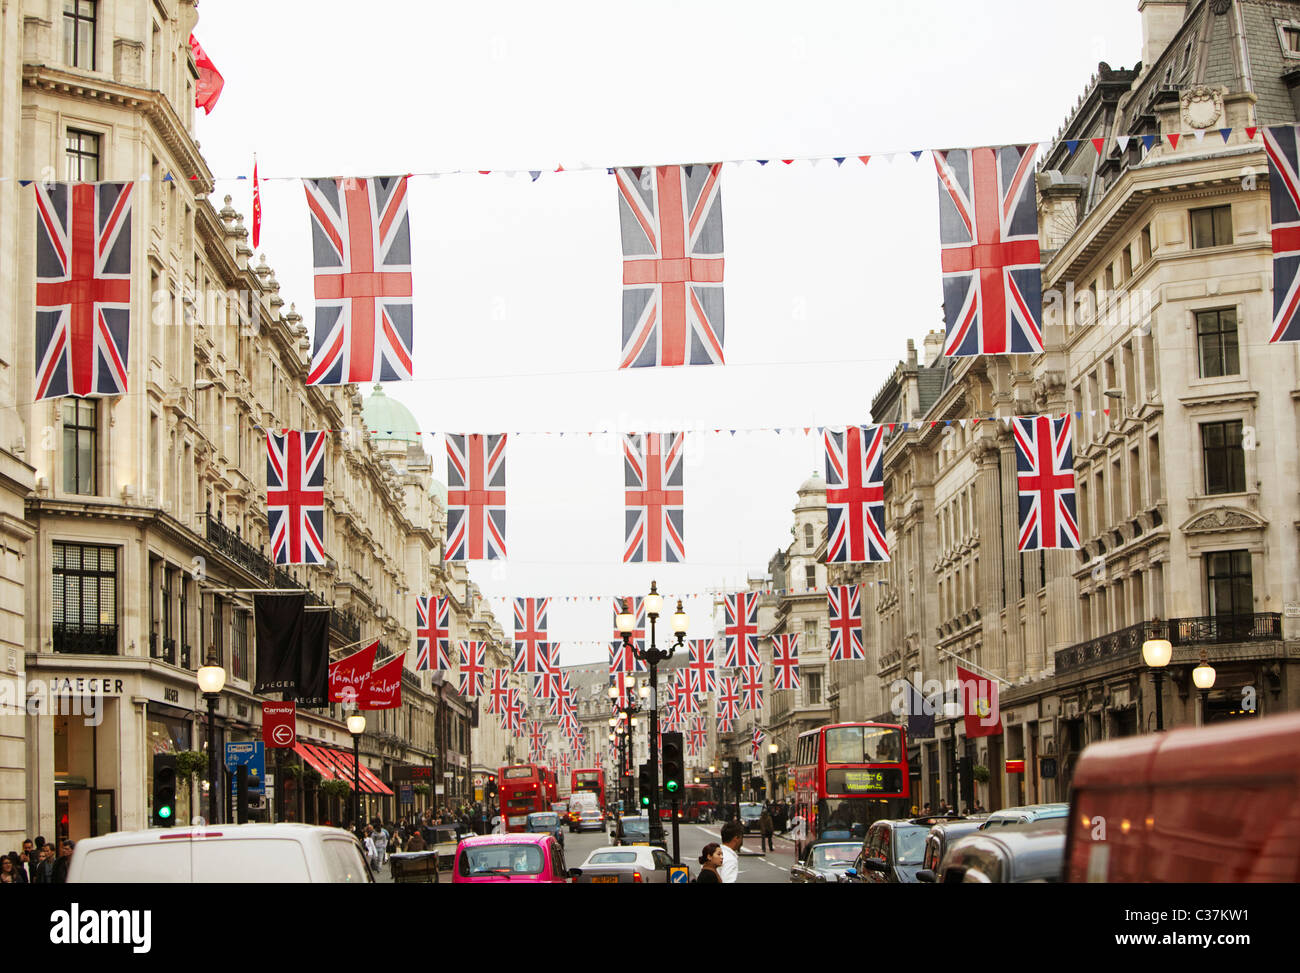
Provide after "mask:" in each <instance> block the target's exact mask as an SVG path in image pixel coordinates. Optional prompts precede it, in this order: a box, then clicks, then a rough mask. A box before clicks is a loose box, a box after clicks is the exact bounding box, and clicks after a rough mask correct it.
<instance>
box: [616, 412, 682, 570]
mask: <svg viewBox="0 0 1300 973" xmlns="http://www.w3.org/2000/svg"><path fill="white" fill-rule="evenodd" d="M685 440H686V435H685V434H684V433H680V432H677V433H657V432H651V433H646V434H645V435H640V434H637V433H634V434H632V435H628V436H624V437H623V486H624V502H625V503H626V504H627V508H626V512H625V514H624V517H623V521H624V540H623V561H624V563H628V562H632V563H638V562H641V561H669V562H676V561H684V560H685V559H686V548H685V541H684V540H683V538H684V536H685V526H684V518H685V513H684V511H683V507H682V504H683V502H684V497H685V496H686V494H685V492H684V488H683V483H682V481H683V477H684V467H685V465H686V464H685V462H684V461H683V459H682V455H683V448H682V447H683V444H684V442H685Z"/></svg>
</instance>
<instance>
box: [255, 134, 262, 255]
mask: <svg viewBox="0 0 1300 973" xmlns="http://www.w3.org/2000/svg"><path fill="white" fill-rule="evenodd" d="M261 239H262V184H261V183H260V182H259V181H258V179H257V156H253V249H254V250H256V249H257V248H258V246H259V244H258V241H259V240H261Z"/></svg>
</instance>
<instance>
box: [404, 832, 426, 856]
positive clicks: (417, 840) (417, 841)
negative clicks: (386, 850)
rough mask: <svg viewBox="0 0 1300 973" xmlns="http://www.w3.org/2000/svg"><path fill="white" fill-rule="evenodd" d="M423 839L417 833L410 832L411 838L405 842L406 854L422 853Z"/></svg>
mask: <svg viewBox="0 0 1300 973" xmlns="http://www.w3.org/2000/svg"><path fill="white" fill-rule="evenodd" d="M424 850H425V847H424V838H423V837H422V836H421V835H420V832H418V831H412V832H411V837H410V838H408V839H407V841H406V851H407V853H408V854H414V853H415V852H417V851H424Z"/></svg>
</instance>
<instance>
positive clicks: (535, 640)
mask: <svg viewBox="0 0 1300 973" xmlns="http://www.w3.org/2000/svg"><path fill="white" fill-rule="evenodd" d="M550 603H551V599H549V598H516V599H515V667H514V669H515V672H526V673H529V674H530V675H537V674H540V673H542V672H544V671H545V670H546V664H545V661H544V660H543V658H542V653H543V652H544V651H545V650H544V649H543V648H542V647H543V646H544V645H547V644H548V643H547V641H546V609H547V606H549V605H550Z"/></svg>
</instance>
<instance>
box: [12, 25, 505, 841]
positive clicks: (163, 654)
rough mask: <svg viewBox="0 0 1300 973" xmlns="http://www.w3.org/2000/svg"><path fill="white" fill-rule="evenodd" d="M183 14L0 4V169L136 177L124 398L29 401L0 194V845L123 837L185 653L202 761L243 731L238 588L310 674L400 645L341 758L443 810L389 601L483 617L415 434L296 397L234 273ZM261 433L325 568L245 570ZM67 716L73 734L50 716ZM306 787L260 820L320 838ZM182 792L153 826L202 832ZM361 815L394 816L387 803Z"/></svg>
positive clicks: (405, 644)
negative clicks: (315, 499) (44, 696)
mask: <svg viewBox="0 0 1300 973" xmlns="http://www.w3.org/2000/svg"><path fill="white" fill-rule="evenodd" d="M195 7H196V5H195V3H193V2H192V0H165V2H155V3H146V2H144V0H113V2H99V3H95V4H86V5H82V7H81V8H80V12H79V13H77V14H68V13H65V11H64V8H63V5H62V4H58V3H53V2H49V0H26V2H21V3H9V4H6V5H5V6H4V10H3V13H0V18H3V19H2V20H0V39H2V43H3V51H4V58H3V60H2V61H0V64H2V70H0V146H3V149H2V151H3V152H4V155H3V166H2V168H3V175H6V176H10V177H13V176H17V177H20V178H28V177H36V178H52V179H57V180H66V181H99V180H106V181H117V180H121V181H135V187H134V203H133V206H134V208H133V227H132V230H133V232H132V242H131V247H132V281H131V285H132V291H131V293H132V308H131V312H132V317H131V320H132V327H131V334H130V348H129V356H128V358H127V360H126V362H125V363H124V364H125V366H126V369H127V376H128V388H129V391H128V393H127V394H125V395H122V396H117V397H112V398H91V399H75V398H61V399H52V400H44V401H35V393H34V388H33V385H34V381H33V376H34V374H35V365H36V363H35V353H36V349H35V339H34V330H33V328H32V327H31V325H30V322H32V321H33V319H34V317H33V301H34V292H35V290H34V285H35V274H36V271H35V266H34V255H33V246H32V241H33V239H34V236H35V230H34V226H35V223H34V220H35V212H34V210H35V205H34V197H33V192H32V190H31V189H30V188H29V187H19V186H17V185H16V183H15V181H14V179H13V178H9V179H6V180H3V181H0V194H2V196H0V198H2V199H3V208H2V209H0V268H2V269H3V271H4V273H5V275H6V276H5V279H6V280H9V281H16V282H17V286H15V287H6V288H4V289H3V290H2V291H0V311H3V321H4V325H3V326H0V359H3V361H0V415H3V417H4V418H3V435H2V436H0V675H2V676H3V677H4V678H6V679H9V680H11V681H13V685H15V686H16V687H18V689H17V691H18V692H19V694H20V695H25V696H31V695H35V694H36V693H37V691H38V689H39V687H47V688H49V690H50V691H51V692H52V693H53V696H51V697H49V698H48V700H47V705H46V706H45V707H44V708H42V709H40V710H39V711H38V712H36V713H35V714H33V715H27V716H26V717H13V716H10V715H4V716H0V832H3V833H4V834H6V835H8V836H9V837H10V838H11V839H17V838H19V837H21V836H24V835H30V834H35V833H43V834H45V835H47V836H51V835H65V834H66V835H70V836H71V837H73V838H78V837H84V836H87V835H93V834H100V833H104V832H106V831H110V830H115V829H131V828H140V827H145V826H146V825H147V822H148V821H149V817H150V813H151V808H150V803H151V794H152V786H151V777H152V759H151V757H152V755H153V754H154V753H158V752H165V751H180V750H204V749H205V748H206V746H207V739H208V727H207V711H206V707H205V706H204V703H203V701H202V698H201V696H200V695H199V694H198V692H197V687H196V682H195V675H194V672H195V670H196V668H197V667H198V666H200V665H202V664H203V662H204V658H205V656H206V655H207V654H208V653H209V652H212V653H213V654H214V655H215V657H216V658H217V659H218V661H219V662H220V663H221V664H222V665H223V666H224V668H225V669H226V671H227V677H228V678H227V685H226V690H225V692H224V693H223V695H222V698H221V700H220V703H219V706H218V709H217V718H216V738H217V745H218V747H219V748H220V747H222V746H223V744H225V743H227V742H239V741H246V740H253V739H260V706H259V703H260V699H259V697H257V696H255V695H254V694H253V693H252V691H251V688H252V678H253V673H254V671H255V662H256V659H255V654H256V648H255V645H254V637H253V625H252V619H251V610H252V597H251V596H252V592H253V591H254V590H256V589H265V588H276V589H300V590H303V591H305V592H306V593H307V599H308V602H309V605H311V606H313V607H317V608H321V609H328V610H329V611H330V626H329V627H330V636H331V655H332V658H338V657H341V656H342V655H344V654H347V653H349V652H352V651H355V650H356V648H357V646H358V645H360V644H364V643H365V642H367V641H370V640H374V639H378V640H379V642H380V647H381V648H380V653H379V659H380V661H383V660H385V659H387V658H391V657H392V656H393V655H394V654H398V653H408V654H407V659H408V662H407V668H408V672H406V673H405V675H404V678H403V699H404V705H403V707H402V708H400V709H397V710H391V711H385V712H376V713H372V714H369V724H368V727H367V731H366V733H365V735H364V736H363V738H362V740H361V750H362V755H363V761H364V762H365V763H366V765H367V766H368V767H369V768H370V769H371V770H372V771H373V772H374V773H375V774H376V775H377V776H378V777H379V778H380V779H381V780H384V781H389V782H391V781H392V780H393V771H394V770H395V769H397V768H399V767H402V766H407V765H418V766H432V767H433V768H434V772H435V774H436V775H437V776H438V777H440V778H442V780H440V781H439V783H442V784H443V786H444V788H445V796H446V797H447V798H452V797H454V796H466V795H468V793H469V790H468V788H469V786H470V780H469V777H470V761H471V747H472V745H473V743H472V741H471V724H472V722H473V719H474V707H473V705H472V704H471V705H466V702H465V701H463V700H461V699H459V698H458V697H456V695H455V694H454V693H451V692H448V686H447V684H446V681H445V680H444V679H443V678H442V676H441V674H436V673H415V672H414V671H409V670H411V667H412V666H413V664H414V654H413V653H412V652H409V650H412V649H413V648H414V637H415V635H414V632H415V600H414V599H415V596H416V595H417V594H425V593H448V594H453V595H454V596H455V599H454V605H455V611H456V614H457V621H456V623H455V625H456V628H457V630H458V631H459V632H468V631H471V630H475V627H476V626H477V629H478V630H485V629H486V630H491V629H492V626H494V625H495V622H493V621H492V620H491V617H490V612H487V611H486V610H485V609H483V608H482V607H481V606H479V607H475V606H474V605H473V603H472V599H471V598H470V597H468V594H469V590H470V583H469V581H468V578H467V576H466V575H465V574H464V570H463V567H454V568H449V567H448V566H447V565H445V564H444V563H443V562H442V560H441V558H442V538H443V529H444V521H445V515H444V506H443V500H442V499H441V498H440V497H439V494H438V489H437V487H436V485H435V483H436V481H434V480H433V479H432V462H431V460H430V458H429V457H428V456H426V455H425V454H424V453H423V450H422V449H420V447H419V445H418V442H419V440H418V438H417V437H415V436H414V435H413V433H414V430H415V429H416V428H418V427H417V426H416V425H415V422H414V419H413V418H410V416H409V413H405V417H404V420H403V422H399V423H393V422H392V421H391V420H385V421H383V423H382V424H384V425H385V426H386V427H388V428H387V429H386V430H385V434H381V435H377V436H371V435H370V434H369V433H368V432H367V431H366V430H367V428H368V427H369V428H373V426H372V425H371V421H369V420H370V419H373V418H374V417H373V415H372V416H370V417H369V419H368V411H369V412H374V411H375V410H374V409H370V410H368V409H367V403H366V402H365V401H364V400H363V397H362V394H361V390H360V389H358V388H356V387H355V386H345V387H335V388H323V387H308V386H306V385H305V384H304V380H305V374H306V366H307V357H308V351H309V339H308V337H307V330H306V328H305V327H304V326H303V324H302V318H301V316H300V315H299V314H298V313H297V311H296V310H295V309H294V307H293V305H292V304H290V305H288V306H287V307H286V302H285V300H284V298H282V297H281V296H280V293H279V291H280V287H279V284H278V282H277V281H276V278H275V273H274V271H273V270H272V269H271V267H270V266H269V265H268V264H267V262H266V259H265V257H262V258H261V260H260V261H257V262H254V260H253V252H252V250H251V248H250V247H249V246H248V239H247V237H248V234H247V231H246V230H245V229H244V226H243V218H242V216H240V215H239V214H238V213H237V212H236V211H235V210H234V209H233V208H232V206H231V205H230V203H231V200H230V198H229V197H226V199H225V203H224V205H222V206H217V205H215V204H214V202H213V201H212V199H211V198H210V194H211V193H212V191H213V188H214V186H213V178H212V174H211V172H210V171H209V170H208V168H207V165H206V163H205V162H204V160H203V157H202V155H201V154H200V152H199V148H198V144H197V143H196V142H195V140H194V137H193V114H194V108H193V99H194V91H193V88H194V81H195V78H196V77H197V70H196V68H195V65H194V62H193V58H192V56H191V54H190V48H189V45H188V37H189V35H190V33H191V31H192V30H193V28H194V26H195V23H196V20H197V13H196V9H195ZM70 18H71V19H70ZM23 322H26V324H24V323H23ZM378 395H380V396H382V392H380V393H378ZM374 398H375V396H372V402H373V400H374ZM379 411H381V412H382V411H385V410H383V409H382V408H381V409H380V410H379ZM402 411H404V410H402ZM394 425H397V426H399V427H400V428H399V429H398V430H397V431H396V434H392V433H391V432H390V431H389V430H390V429H391V427H392V426H394ZM279 428H293V429H307V430H312V429H325V430H330V433H329V439H328V445H327V459H326V464H327V465H326V473H325V483H326V488H325V489H326V494H325V508H326V514H325V549H326V552H327V554H328V556H329V559H328V561H327V563H326V564H325V565H324V566H313V567H284V568H277V567H274V566H273V565H272V564H271V563H270V561H269V555H268V546H267V521H266V507H265V489H266V479H265V476H266V474H265V467H266V463H265V459H264V456H265V448H266V447H265V430H267V429H279ZM19 500H21V501H22V506H21V507H20V506H18V501H19ZM18 604H22V605H23V606H24V608H25V611H24V612H22V617H21V618H20V617H19V615H18V613H17V612H16V608H17V605H18ZM497 631H498V632H499V629H498V630H497ZM497 641H498V642H499V641H500V639H499V638H498V639H497ZM24 684H25V688H24ZM92 704H93V706H95V707H98V709H99V715H98V717H97V718H96V719H95V720H90V719H85V718H83V716H79V715H67V713H66V711H67V710H74V711H77V710H82V709H85V708H87V707H89V706H91V705H92ZM343 715H344V714H343V713H342V712H341V711H340V710H339V708H338V707H330V708H329V709H328V710H325V711H320V712H311V711H302V712H300V714H299V721H298V734H299V738H300V740H302V741H303V742H306V743H309V744H316V745H320V746H325V747H330V748H337V749H342V750H350V748H351V743H352V741H351V738H350V737H349V736H348V734H347V732H346V729H345V728H344V724H343V722H342V718H343ZM483 745H484V746H490V745H492V744H491V742H490V741H485V742H484V744H483ZM485 758H486V759H487V762H489V763H490V762H494V761H495V760H496V759H497V757H496V755H492V756H490V757H487V755H485ZM443 775H449V776H446V777H443ZM313 778H314V775H313V773H312V772H311V768H305V769H304V771H303V773H302V774H301V775H300V776H299V777H298V778H296V779H297V780H301V781H304V782H305V784H306V786H305V787H304V788H303V789H302V791H303V792H302V793H301V794H300V795H294V794H293V793H292V792H291V791H288V792H287V794H286V796H287V800H286V801H284V802H283V807H282V808H280V809H279V811H278V812H277V813H279V814H281V815H283V816H289V817H297V816H305V817H306V818H307V819H308V820H324V819H326V818H330V819H332V820H335V821H337V820H340V818H341V815H342V813H343V809H342V808H340V807H338V805H337V802H333V803H331V802H328V801H318V800H316V797H317V795H316V794H314V793H313V792H312V787H313ZM205 786H206V785H205V784H202V783H200V782H194V783H192V786H191V789H190V792H189V793H188V794H185V795H183V796H182V800H181V807H180V808H179V809H178V810H179V812H180V814H182V815H186V816H188V815H192V814H200V813H204V814H206V813H208V810H209V808H208V801H207V800H206V798H205V797H204V791H205ZM295 798H296V799H295ZM435 798H436V794H435V793H434V792H432V791H431V792H430V793H429V795H428V796H427V797H426V796H425V795H423V794H422V795H420V797H419V799H418V800H417V802H416V803H417V805H418V804H423V803H426V802H429V803H432V802H433V800H434V799H435ZM367 801H368V809H369V810H370V811H372V812H375V813H383V814H384V815H385V816H386V817H390V818H391V817H392V816H393V815H394V814H395V813H398V811H399V809H398V807H397V804H396V800H395V798H393V797H388V796H386V795H385V796H381V795H373V794H371V795H367ZM11 844H15V845H16V840H14V841H12V842H11Z"/></svg>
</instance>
